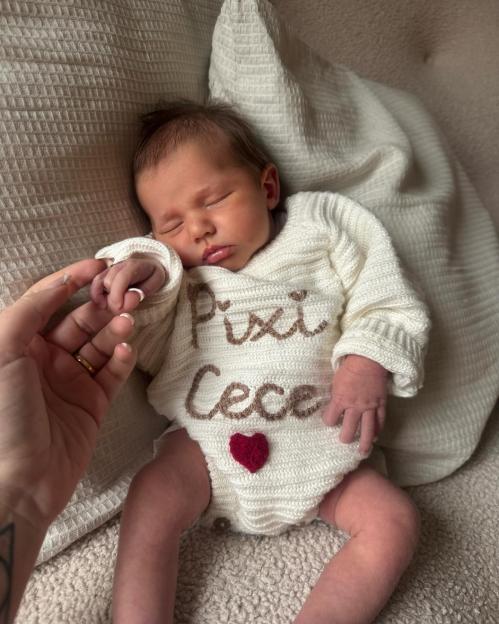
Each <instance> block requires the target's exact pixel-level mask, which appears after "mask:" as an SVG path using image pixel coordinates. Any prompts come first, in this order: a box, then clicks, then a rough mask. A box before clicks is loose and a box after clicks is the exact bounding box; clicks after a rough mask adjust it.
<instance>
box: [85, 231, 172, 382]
mask: <svg viewBox="0 0 499 624" xmlns="http://www.w3.org/2000/svg"><path fill="white" fill-rule="evenodd" d="M140 256H148V257H151V256H152V257H154V258H156V259H157V260H159V262H161V264H162V265H163V266H164V268H165V269H166V271H167V274H168V278H167V280H166V283H165V285H164V286H163V287H162V288H161V289H160V290H159V291H158V292H156V293H154V294H153V295H150V296H149V297H147V298H146V299H145V300H144V301H143V302H142V303H141V304H140V305H139V307H138V308H137V309H136V310H134V312H133V317H134V319H135V331H134V335H133V337H132V342H133V344H134V345H135V346H136V348H137V352H138V358H137V365H138V366H139V368H141V369H142V370H145V371H146V372H148V373H149V374H151V375H155V374H156V373H157V372H158V370H159V368H160V366H161V364H162V363H163V361H164V358H165V355H166V350H167V348H168V339H169V337H170V334H171V330H172V328H173V320H174V316H175V307H176V303H177V298H178V292H179V289H180V284H181V281H182V274H183V269H182V263H181V261H180V258H179V257H178V255H177V253H176V252H175V251H174V250H173V249H171V248H170V247H168V246H167V245H165V244H164V243H160V242H159V241H157V240H155V239H153V238H149V237H147V236H143V237H137V238H129V239H126V240H124V241H120V242H118V243H114V244H112V245H109V246H107V247H103V248H102V249H100V250H99V251H98V252H97V253H96V254H95V257H96V258H104V259H106V260H108V262H109V264H110V265H112V264H117V263H118V262H121V261H123V260H127V259H128V258H131V257H134V258H137V257H140Z"/></svg>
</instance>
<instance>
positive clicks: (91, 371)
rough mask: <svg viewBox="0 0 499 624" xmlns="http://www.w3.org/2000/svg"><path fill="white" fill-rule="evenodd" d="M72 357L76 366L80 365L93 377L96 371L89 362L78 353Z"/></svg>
mask: <svg viewBox="0 0 499 624" xmlns="http://www.w3.org/2000/svg"><path fill="white" fill-rule="evenodd" d="M73 357H74V359H75V360H76V361H77V362H78V364H81V365H82V366H83V368H84V369H85V370H86V371H87V373H89V374H90V375H95V373H96V372H97V371H96V370H95V368H94V367H93V366H92V364H90V362H89V361H88V360H86V359H85V358H84V357H83V355H81V354H80V353H74V354H73Z"/></svg>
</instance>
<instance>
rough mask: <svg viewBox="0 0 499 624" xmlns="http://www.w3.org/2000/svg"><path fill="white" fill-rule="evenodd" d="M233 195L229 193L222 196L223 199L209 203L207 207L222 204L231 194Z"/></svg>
mask: <svg viewBox="0 0 499 624" xmlns="http://www.w3.org/2000/svg"><path fill="white" fill-rule="evenodd" d="M231 193H232V191H230V192H229V193H225V195H222V197H219V198H218V199H215V200H214V201H211V202H209V203H208V204H206V205H207V206H214V205H215V204H218V203H220V202H221V201H223V200H224V199H225V198H226V197H228V196H229V195H230V194H231Z"/></svg>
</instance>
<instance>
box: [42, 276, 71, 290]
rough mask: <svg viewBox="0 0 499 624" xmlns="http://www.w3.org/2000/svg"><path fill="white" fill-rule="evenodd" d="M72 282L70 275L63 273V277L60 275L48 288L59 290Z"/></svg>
mask: <svg viewBox="0 0 499 624" xmlns="http://www.w3.org/2000/svg"><path fill="white" fill-rule="evenodd" d="M70 281H71V275H70V274H69V273H63V275H60V276H59V277H57V278H56V279H55V280H54V281H53V282H51V283H50V284H49V285H48V286H47V288H58V287H59V286H63V285H66V284H69V282H70Z"/></svg>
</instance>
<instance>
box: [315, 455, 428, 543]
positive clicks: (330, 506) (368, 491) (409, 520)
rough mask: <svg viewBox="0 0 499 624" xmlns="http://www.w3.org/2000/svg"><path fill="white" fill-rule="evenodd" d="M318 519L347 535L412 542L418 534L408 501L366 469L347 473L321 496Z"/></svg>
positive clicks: (416, 515)
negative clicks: (370, 534) (372, 534)
mask: <svg viewBox="0 0 499 624" xmlns="http://www.w3.org/2000/svg"><path fill="white" fill-rule="evenodd" d="M319 516H320V518H322V519H323V520H324V521H326V522H328V523H330V524H334V525H335V526H337V527H339V528H340V529H342V530H343V531H346V532H347V533H348V534H349V535H359V534H360V533H366V532H367V533H374V534H377V536H378V538H379V537H381V535H382V534H393V535H399V536H400V538H401V539H402V540H403V541H408V542H410V543H413V542H416V541H417V538H418V534H419V513H418V510H417V508H416V506H415V505H414V503H413V502H412V500H411V498H410V497H409V496H408V494H406V492H404V491H403V490H401V489H400V488H399V487H397V486H396V485H394V484H393V483H391V482H390V481H389V480H388V479H386V478H385V477H383V476H382V475H380V474H379V473H378V472H376V471H375V470H374V469H373V468H370V467H368V466H361V467H360V468H358V469H357V470H355V471H353V472H351V473H350V474H348V475H347V476H346V477H345V479H344V480H343V481H342V482H341V483H340V485H339V486H338V487H337V488H335V489H334V490H332V491H331V492H329V493H328V494H327V495H326V496H325V497H324V499H323V501H322V503H321V505H320V507H319Z"/></svg>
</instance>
